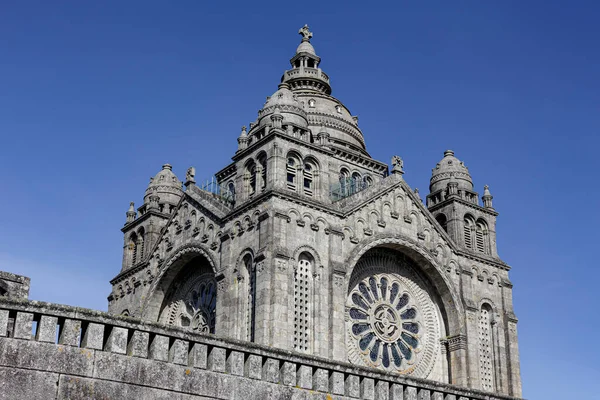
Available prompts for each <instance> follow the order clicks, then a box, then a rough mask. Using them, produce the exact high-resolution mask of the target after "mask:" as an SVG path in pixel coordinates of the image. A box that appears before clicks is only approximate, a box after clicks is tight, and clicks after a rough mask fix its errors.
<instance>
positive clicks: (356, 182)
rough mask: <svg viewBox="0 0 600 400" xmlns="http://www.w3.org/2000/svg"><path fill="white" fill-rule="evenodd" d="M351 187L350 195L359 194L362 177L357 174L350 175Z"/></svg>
mask: <svg viewBox="0 0 600 400" xmlns="http://www.w3.org/2000/svg"><path fill="white" fill-rule="evenodd" d="M351 187H352V188H351V192H350V194H354V193H356V192H359V191H360V190H361V189H362V177H361V176H360V174H359V173H358V172H355V173H353V174H352V181H351Z"/></svg>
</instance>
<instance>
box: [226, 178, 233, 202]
mask: <svg viewBox="0 0 600 400" xmlns="http://www.w3.org/2000/svg"><path fill="white" fill-rule="evenodd" d="M225 198H226V199H227V200H229V201H231V202H234V201H235V184H234V183H233V181H229V183H228V184H227V193H225Z"/></svg>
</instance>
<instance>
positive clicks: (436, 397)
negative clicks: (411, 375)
mask: <svg viewBox="0 0 600 400" xmlns="http://www.w3.org/2000/svg"><path fill="white" fill-rule="evenodd" d="M431 400H444V394H443V393H440V392H435V393H432V394H431Z"/></svg>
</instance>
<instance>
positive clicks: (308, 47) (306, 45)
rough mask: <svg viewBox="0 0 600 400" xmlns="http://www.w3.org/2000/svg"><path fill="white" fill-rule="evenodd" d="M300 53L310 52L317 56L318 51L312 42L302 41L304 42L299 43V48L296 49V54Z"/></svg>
mask: <svg viewBox="0 0 600 400" xmlns="http://www.w3.org/2000/svg"><path fill="white" fill-rule="evenodd" d="M299 53H309V54H312V55H315V56H316V55H317V53H315V48H314V47H313V45H312V44H310V42H309V41H302V43H300V45H298V48H297V49H296V54H299Z"/></svg>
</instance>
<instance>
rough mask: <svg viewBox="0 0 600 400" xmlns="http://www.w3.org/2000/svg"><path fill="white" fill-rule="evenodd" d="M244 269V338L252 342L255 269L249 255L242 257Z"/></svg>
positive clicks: (254, 307)
mask: <svg viewBox="0 0 600 400" xmlns="http://www.w3.org/2000/svg"><path fill="white" fill-rule="evenodd" d="M244 267H245V268H246V271H245V273H246V275H247V277H248V279H247V282H248V286H247V291H248V296H247V304H246V338H247V340H249V341H251V342H254V333H255V330H256V329H255V328H256V326H255V321H256V268H254V262H253V260H252V256H251V255H250V254H246V255H245V256H244Z"/></svg>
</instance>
